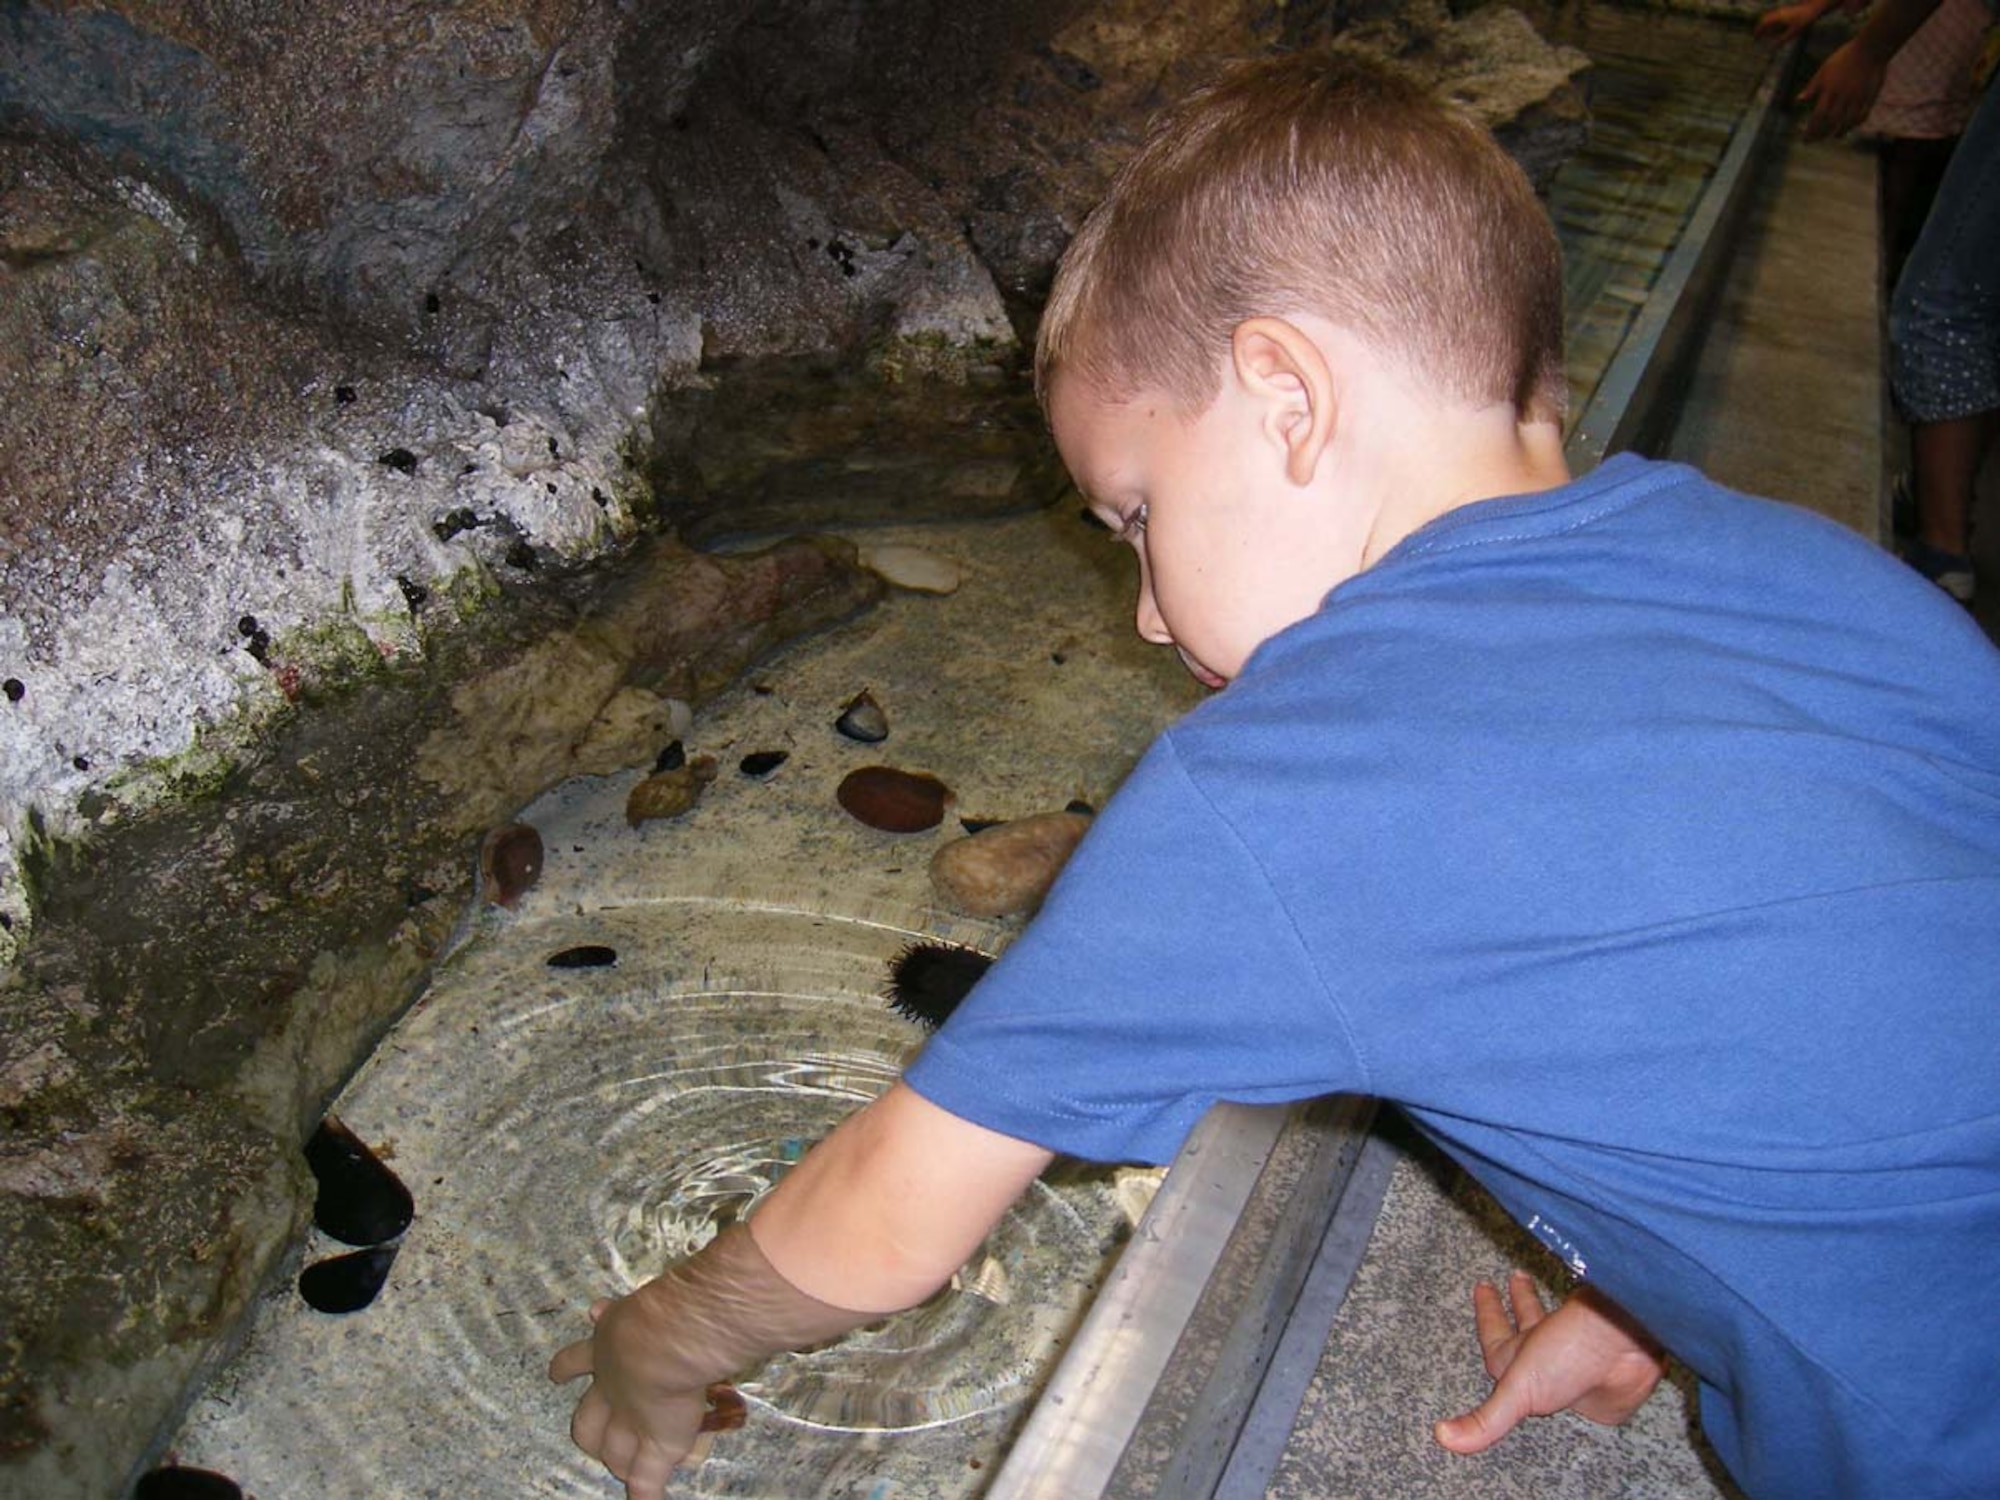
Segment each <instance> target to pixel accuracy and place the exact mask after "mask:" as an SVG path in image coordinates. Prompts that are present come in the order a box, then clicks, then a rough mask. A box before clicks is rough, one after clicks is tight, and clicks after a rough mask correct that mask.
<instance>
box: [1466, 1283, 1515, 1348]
mask: <svg viewBox="0 0 2000 1500" xmlns="http://www.w3.org/2000/svg"><path fill="white" fill-rule="evenodd" d="M1472 1321H1473V1325H1474V1326H1475V1327H1476V1328H1477V1329H1478V1330H1479V1347H1480V1348H1481V1349H1484V1350H1485V1351H1487V1352H1488V1353H1489V1354H1490V1353H1491V1352H1492V1351H1493V1346H1494V1345H1495V1344H1502V1343H1505V1342H1506V1341H1507V1340H1508V1339H1511V1338H1512V1337H1513V1336H1514V1323H1513V1320H1512V1319H1511V1318H1509V1317H1508V1316H1507V1304H1506V1303H1505V1302H1503V1301H1502V1300H1501V1298H1500V1290H1499V1288H1498V1287H1496V1286H1494V1285H1493V1283H1492V1282H1490V1281H1482V1282H1480V1283H1479V1284H1478V1285H1477V1286H1475V1287H1474V1288H1473V1289H1472Z"/></svg>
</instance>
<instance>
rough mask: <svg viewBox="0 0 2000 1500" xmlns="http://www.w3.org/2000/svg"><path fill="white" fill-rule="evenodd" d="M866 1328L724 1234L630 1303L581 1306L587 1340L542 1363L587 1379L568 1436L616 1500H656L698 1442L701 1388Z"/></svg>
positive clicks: (555, 1372) (741, 1239) (734, 1228)
mask: <svg viewBox="0 0 2000 1500" xmlns="http://www.w3.org/2000/svg"><path fill="white" fill-rule="evenodd" d="M878 1316H879V1314H876V1313H866V1312H854V1311H852V1310H850V1309H848V1308H844V1307H835V1306H833V1305H832V1304H831V1303H827V1302H822V1301H820V1300H819V1299H818V1298H817V1297H811V1296H808V1295H807V1294H806V1293H804V1292H802V1291H800V1290H799V1289H798V1288H797V1287H795V1286H793V1285H792V1284H791V1283H790V1282H789V1281H787V1280H785V1278H784V1277H783V1276H781V1275H780V1274H779V1273H778V1271H777V1268H776V1267H774V1266H773V1265H772V1264H771V1262H770V1261H769V1260H767V1259H766V1258H765V1256H764V1252H763V1251H762V1250H761V1249H760V1248H759V1247H758V1245H757V1241H756V1240H755V1239H754V1238H752V1236H751V1233H750V1230H749V1228H748V1226H746V1225H743V1224H732V1225H730V1226H729V1227H728V1228H727V1229H725V1230H723V1231H722V1233H720V1234H718V1235H717V1236H716V1237H715V1238H714V1239H712V1240H710V1241H709V1242H708V1244H707V1245H706V1246H705V1247H703V1249H702V1250H701V1251H700V1252H699V1253H698V1254H696V1255H694V1256H692V1257H690V1258H689V1259H687V1260H684V1261H682V1262H681V1263H680V1264H679V1265H677V1266H669V1267H668V1268H667V1269H666V1270H665V1271H663V1272H661V1273H660V1274H659V1275H658V1276H655V1277H654V1278H653V1279H652V1280H651V1281H649V1282H647V1283H646V1284H645V1285H644V1286H642V1287H640V1288H639V1289H638V1290H637V1291H635V1292H633V1293H632V1294H631V1295H630V1296H627V1297H619V1298H617V1299H616V1300H610V1299H607V1300H604V1301H600V1302H596V1303H593V1304H592V1305H591V1309H590V1320H591V1322H592V1323H593V1324H595V1325H596V1327H595V1329H594V1331H593V1332H592V1333H591V1335H590V1337H589V1338H586V1339H578V1340H577V1341H576V1342H575V1343H574V1344H571V1345H569V1346H568V1347H567V1348H564V1349H563V1350H561V1351H560V1352H558V1353H557V1355H556V1357H555V1358H554V1359H553V1360H551V1361H549V1378H550V1379H551V1380H554V1381H556V1382H558V1383H561V1382H563V1381H567V1380H574V1379H576V1377H577V1376H579V1375H588V1376H589V1377H590V1389H589V1390H587V1391H585V1392H584V1393H583V1399H582V1400H581V1401H579V1402H577V1404H576V1415H575V1416H574V1417H572V1418H571V1419H570V1424H569V1434H570V1436H571V1437H572V1438H574V1439H575V1440H576V1445H577V1447H579V1448H581V1449H582V1450H583V1451H584V1452H585V1453H588V1454H589V1455H590V1456H591V1457H592V1458H594V1459H596V1460H597V1461H598V1462H599V1463H601V1464H603V1465H604V1467H605V1468H607V1469H609V1470H610V1471H611V1472H612V1473H613V1474H614V1475H616V1476H617V1477H618V1478H620V1479H622V1480H624V1481H625V1494H626V1496H627V1497H628V1500H664V1497H665V1495H666V1489H667V1479H668V1476H670V1475H671V1474H672V1473H673V1471H674V1465H676V1464H678V1463H679V1462H681V1460H683V1459H684V1458H686V1457H687V1455H688V1452H689V1450H690V1449H692V1448H693V1447H694V1442H695V1436H696V1434H697V1433H698V1432H700V1430H701V1427H702V1417H703V1415H704V1414H705V1413H706V1411H707V1408H708V1402H707V1393H708V1387H709V1386H710V1385H712V1384H714V1383H715V1382H717V1381H721V1380H726V1379H727V1378H728V1377H729V1376H731V1375H733V1374H735V1373H736V1372H737V1371H738V1370H742V1369H746V1368H748V1367H749V1366H751V1365H754V1364H756V1363H757V1362H758V1361H760V1360H763V1359H765V1358H768V1357H769V1356H770V1355H772V1354H775V1353H777V1352H778V1351H779V1350H780V1349H804V1348H808V1347H809V1346H811V1345H813V1344H819V1343H823V1342H825V1341H826V1340H827V1339H830V1338H832V1337H834V1336H835V1335H836V1334H842V1333H846V1332H847V1331H848V1330H850V1329H853V1328H858V1327H860V1326H861V1325H862V1324H863V1323H866V1322H869V1321H871V1320H872V1319H874V1318H875V1317H878ZM717 1425H722V1424H717Z"/></svg>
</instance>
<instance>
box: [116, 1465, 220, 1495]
mask: <svg viewBox="0 0 2000 1500" xmlns="http://www.w3.org/2000/svg"><path fill="white" fill-rule="evenodd" d="M132 1500H243V1487H242V1486H241V1485H239V1484H238V1483H237V1482H236V1481H235V1480H233V1479H231V1478H230V1477H229V1476H228V1475H226V1474H218V1473H216V1472H215V1470H213V1469H184V1468H182V1467H181V1466H180V1465H179V1464H165V1465H162V1466H161V1467H160V1468H157V1469H149V1470H147V1471H146V1472H145V1473H144V1474H141V1475H140V1476H139V1482H138V1483H137V1484H136V1485H134V1486H133V1487H132Z"/></svg>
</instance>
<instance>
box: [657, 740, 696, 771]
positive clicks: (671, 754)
mask: <svg viewBox="0 0 2000 1500" xmlns="http://www.w3.org/2000/svg"><path fill="white" fill-rule="evenodd" d="M687 763H688V753H687V746H685V745H683V744H682V743H681V742H680V741H679V740H669V741H668V742H667V748H666V749H664V750H662V751H661V752H660V753H659V755H658V757H657V758H656V759H655V760H654V761H653V774H654V775H655V776H658V775H660V774H662V773H663V772H667V771H678V770H679V769H680V768H681V767H682V766H684V765H686V764H687Z"/></svg>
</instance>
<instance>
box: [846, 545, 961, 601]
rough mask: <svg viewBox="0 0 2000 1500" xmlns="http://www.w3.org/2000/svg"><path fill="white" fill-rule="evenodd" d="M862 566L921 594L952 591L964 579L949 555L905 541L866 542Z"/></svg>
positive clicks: (887, 580)
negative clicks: (926, 549)
mask: <svg viewBox="0 0 2000 1500" xmlns="http://www.w3.org/2000/svg"><path fill="white" fill-rule="evenodd" d="M861 565H862V566H863V567H864V568H867V569H869V570H870V571H872V572H874V573H876V574H879V575H880V576H881V577H882V578H883V579H884V580H885V581H886V582H889V583H893V584H894V585H895V586H896V587H897V588H899V589H912V590H914V591H915V592H917V593H919V594H949V593H952V592H953V591H955V590H956V589H957V588H958V586H959V584H960V583H962V582H964V580H965V575H964V574H963V573H962V572H961V571H960V570H959V566H958V564H957V563H955V562H953V561H952V560H951V559H950V558H948V557H939V556H938V555H937V554H936V553H935V552H926V551H925V550H924V549H923V548H922V547H911V546H908V545H906V544H904V543H902V542H868V543H864V544H863V545H862V547H861Z"/></svg>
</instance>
